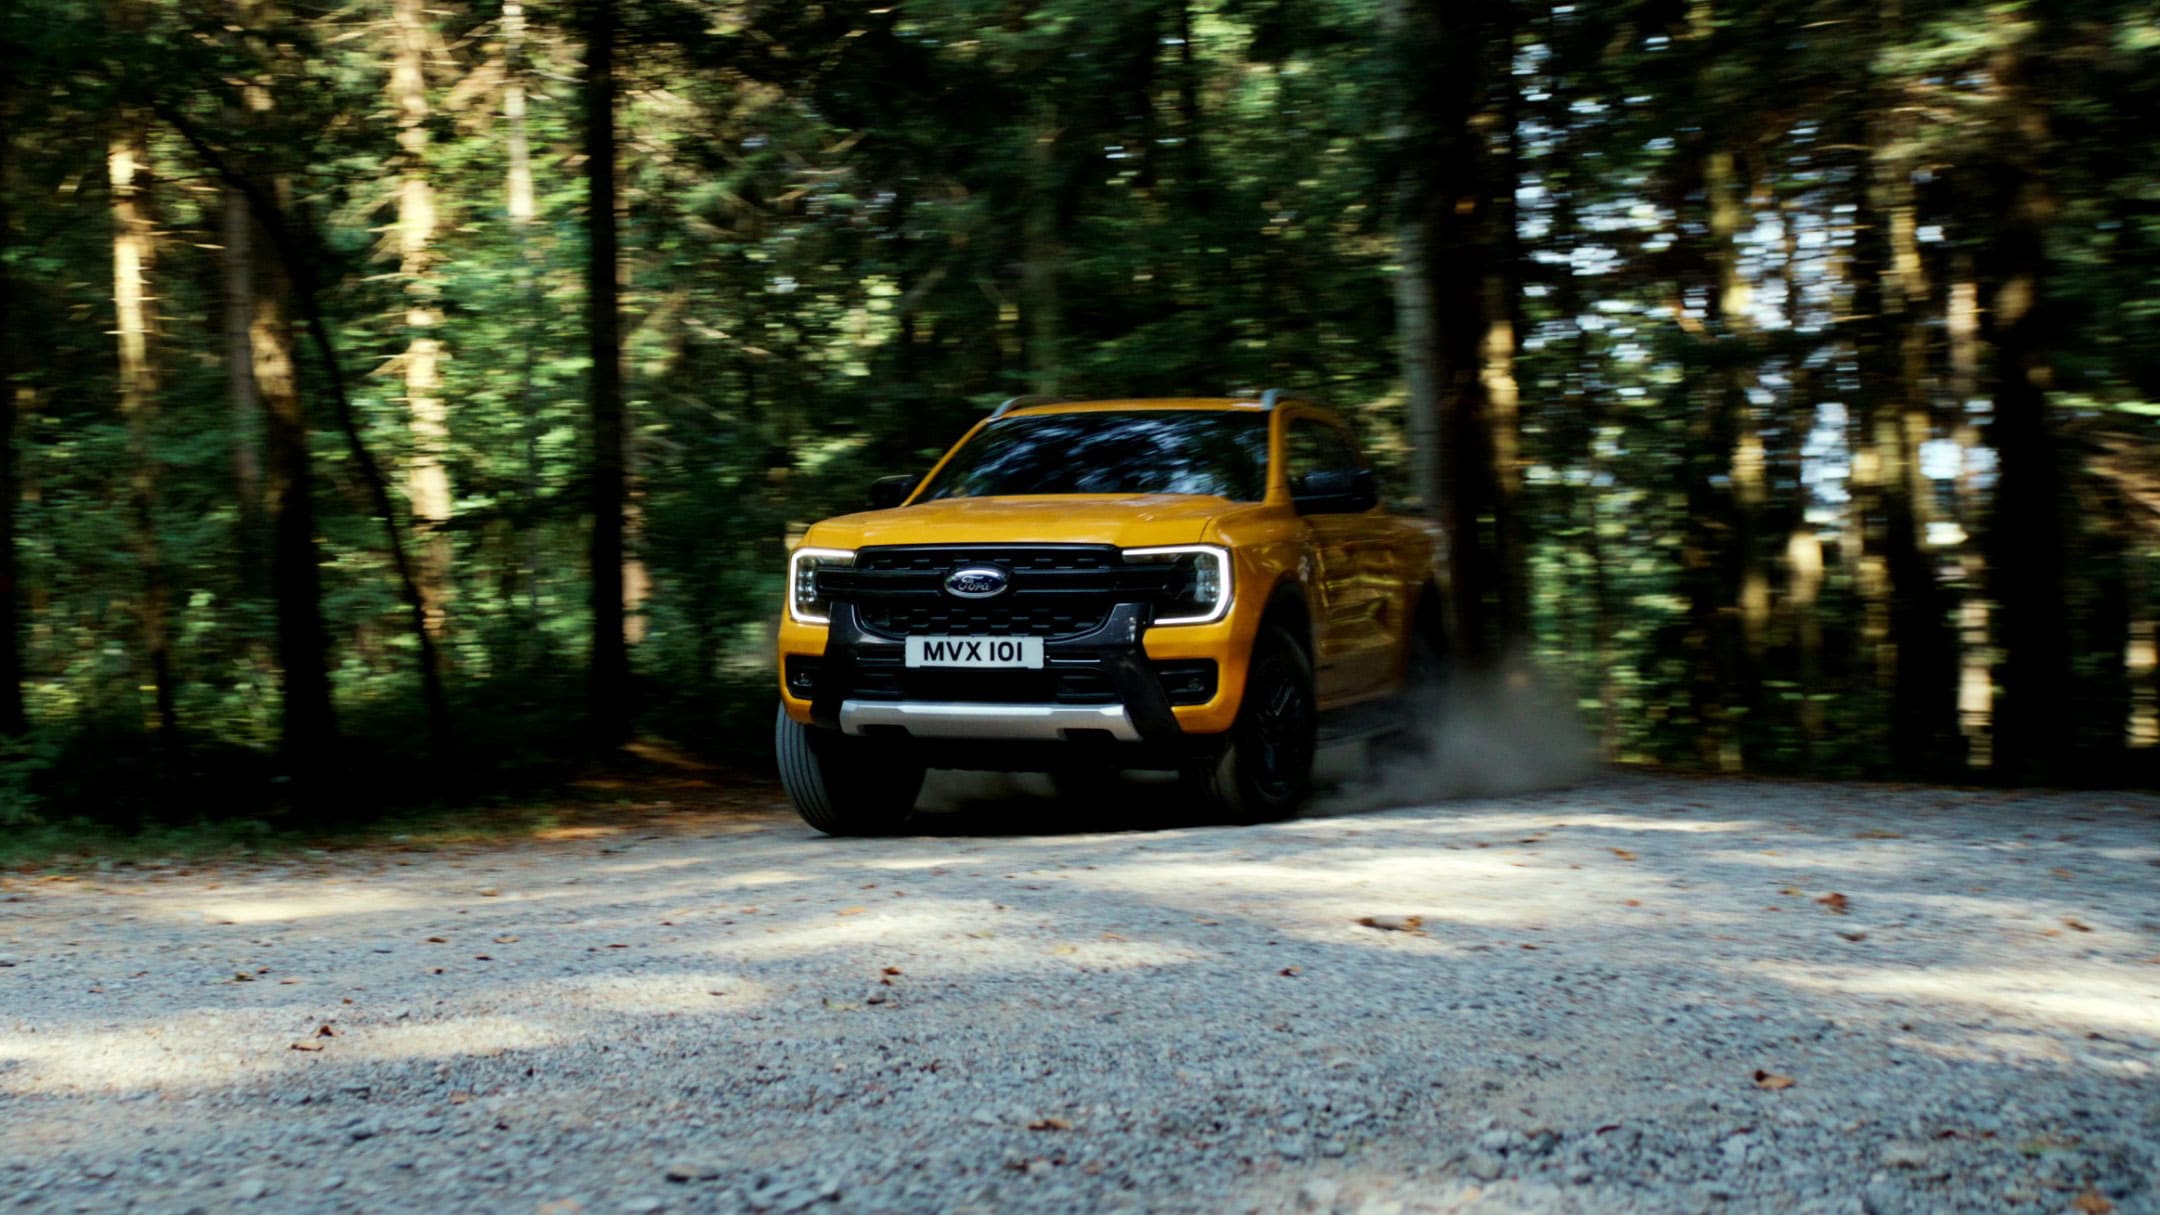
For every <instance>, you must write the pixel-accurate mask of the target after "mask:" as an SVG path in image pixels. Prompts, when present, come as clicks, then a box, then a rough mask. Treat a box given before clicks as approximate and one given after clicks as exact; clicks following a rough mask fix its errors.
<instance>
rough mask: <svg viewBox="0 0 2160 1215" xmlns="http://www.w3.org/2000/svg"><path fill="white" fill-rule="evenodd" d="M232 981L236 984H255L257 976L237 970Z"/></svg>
mask: <svg viewBox="0 0 2160 1215" xmlns="http://www.w3.org/2000/svg"><path fill="white" fill-rule="evenodd" d="M232 981H233V982H235V983H253V982H254V981H255V976H254V975H251V974H249V973H248V972H246V971H244V970H236V971H234V972H233V977H232Z"/></svg>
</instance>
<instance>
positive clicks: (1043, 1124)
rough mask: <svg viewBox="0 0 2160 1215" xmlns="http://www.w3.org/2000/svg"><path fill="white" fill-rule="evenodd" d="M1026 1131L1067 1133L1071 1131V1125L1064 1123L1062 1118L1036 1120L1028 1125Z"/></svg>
mask: <svg viewBox="0 0 2160 1215" xmlns="http://www.w3.org/2000/svg"><path fill="white" fill-rule="evenodd" d="M1028 1129H1029V1130H1031V1131H1069V1130H1071V1129H1072V1123H1070V1122H1067V1121H1065V1120H1064V1119H1063V1118H1037V1119H1036V1120H1035V1121H1033V1122H1030V1123H1028Z"/></svg>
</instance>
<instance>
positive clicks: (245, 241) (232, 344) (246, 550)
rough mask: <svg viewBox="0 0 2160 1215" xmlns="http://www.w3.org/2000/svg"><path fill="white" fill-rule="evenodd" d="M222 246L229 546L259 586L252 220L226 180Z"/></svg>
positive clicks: (246, 582)
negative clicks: (233, 526)
mask: <svg viewBox="0 0 2160 1215" xmlns="http://www.w3.org/2000/svg"><path fill="white" fill-rule="evenodd" d="M218 214H219V222H220V224H221V226H222V228H223V231H224V248H223V249H222V250H220V252H219V254H218V262H219V269H220V271H221V272H222V275H223V281H224V288H225V309H224V321H225V399H226V402H227V415H228V417H229V420H230V425H231V426H232V468H233V502H234V504H235V505H236V507H237V508H238V510H237V514H238V515H239V524H238V528H237V535H236V537H235V544H234V549H235V552H236V554H237V557H238V563H239V566H240V581H241V585H242V586H245V587H248V588H250V589H259V588H260V586H261V584H260V583H259V582H258V581H257V578H258V577H259V576H260V575H259V572H258V569H257V562H258V561H259V560H260V559H261V551H262V549H261V543H260V539H259V534H260V527H261V522H262V518H261V516H262V454H261V452H260V451H259V450H258V446H257V445H258V442H259V435H260V433H261V430H262V413H261V411H262V401H261V398H260V397H259V396H258V395H257V394H256V391H255V352H254V350H253V348H252V346H251V345H250V339H249V336H248V331H249V328H250V326H251V325H252V324H253V321H254V317H253V313H254V309H255V241H254V224H253V221H251V220H250V219H249V218H248V205H247V197H246V196H245V195H243V194H242V193H241V192H240V191H239V190H238V189H235V188H234V187H232V186H227V187H225V188H224V189H223V190H222V191H220V192H219V195H218Z"/></svg>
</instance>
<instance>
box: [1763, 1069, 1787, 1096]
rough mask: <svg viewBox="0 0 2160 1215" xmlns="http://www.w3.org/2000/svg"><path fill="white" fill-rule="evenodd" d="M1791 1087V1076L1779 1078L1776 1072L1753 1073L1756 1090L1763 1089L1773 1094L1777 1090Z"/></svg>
mask: <svg viewBox="0 0 2160 1215" xmlns="http://www.w3.org/2000/svg"><path fill="white" fill-rule="evenodd" d="M1792 1086H1793V1078H1792V1077H1791V1076H1780V1075H1778V1074H1777V1073H1776V1072H1765V1071H1757V1072H1756V1073H1755V1087H1756V1088H1759V1089H1765V1090H1767V1091H1769V1092H1773V1093H1774V1092H1776V1091H1778V1090H1779V1089H1783V1088H1791V1087H1792Z"/></svg>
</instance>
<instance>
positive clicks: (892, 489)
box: [870, 473, 922, 510]
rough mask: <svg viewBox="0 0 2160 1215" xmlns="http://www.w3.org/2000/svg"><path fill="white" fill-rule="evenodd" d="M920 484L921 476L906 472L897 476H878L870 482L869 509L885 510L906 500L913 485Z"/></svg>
mask: <svg viewBox="0 0 2160 1215" xmlns="http://www.w3.org/2000/svg"><path fill="white" fill-rule="evenodd" d="M920 484H922V478H921V477H918V476H914V475H911V474H908V473H902V474H901V475H899V476H897V477H879V478H878V479H877V480H875V481H872V482H871V483H870V509H871V510H885V509H886V508H888V507H894V506H898V505H900V504H901V503H902V502H905V501H907V500H908V495H909V494H912V493H914V492H915V487H916V486H917V485H920Z"/></svg>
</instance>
